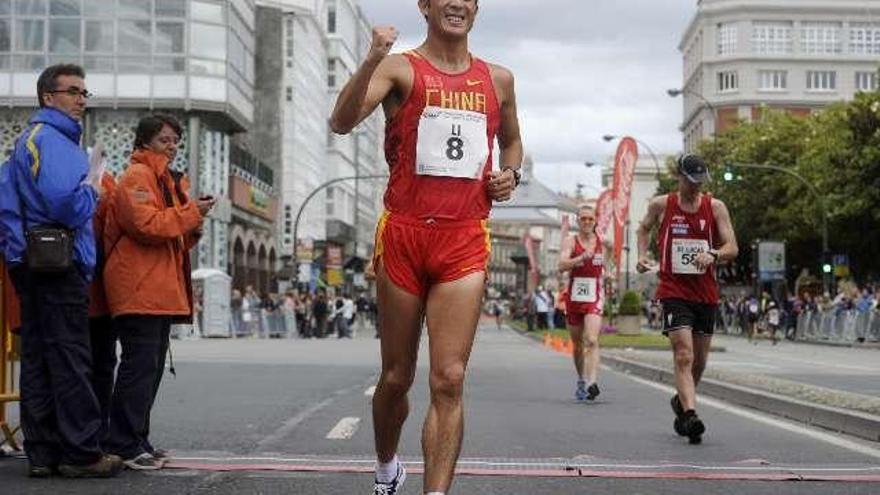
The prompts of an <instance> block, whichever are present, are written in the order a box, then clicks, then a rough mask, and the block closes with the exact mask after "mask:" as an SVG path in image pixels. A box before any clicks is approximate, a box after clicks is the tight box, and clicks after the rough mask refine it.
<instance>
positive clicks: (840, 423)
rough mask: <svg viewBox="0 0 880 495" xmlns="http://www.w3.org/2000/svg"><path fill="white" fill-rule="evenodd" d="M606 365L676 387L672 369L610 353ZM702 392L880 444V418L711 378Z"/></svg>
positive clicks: (705, 382) (604, 361) (702, 385)
mask: <svg viewBox="0 0 880 495" xmlns="http://www.w3.org/2000/svg"><path fill="white" fill-rule="evenodd" d="M602 362H603V363H604V364H607V365H609V366H610V367H612V368H614V369H616V370H618V371H622V372H625V373H630V374H633V375H637V376H639V377H641V378H645V379H648V380H652V381H655V382H660V383H665V384H669V385H674V383H675V381H674V376H673V374H672V371H670V370H666V369H663V368H658V367H656V366H652V365H649V364H645V363H641V362H638V361H634V360H630V359H626V358H622V357H618V356H609V355H607V354H606V355H604V356H602ZM699 393H700V394H705V395H708V396H710V397H715V398H717V399H722V400H724V401H726V402H730V403H733V404H736V405H738V406H743V407H748V408H750V409H757V410H759V411H762V412H765V413H769V414H773V415H776V416H781V417H783V418H787V419H790V420H793V421H798V422H801V423H806V424H809V425H812V426H818V427H821V428H824V429H827V430H831V431H834V432H838V433H844V434H847V435H852V436H854V437H858V438H862V439H865V440H870V441H872V442H880V416H874V415H871V414H865V413H860V412H857V411H848V410H844V409H837V408H834V407H829V406H824V405H820V404H812V403H809V402H805V401H802V400H799V399H794V398H791V397H785V396H782V395H777V394H772V393H769V392H765V391H760V390H753V389H749V388H746V387H743V386H740V385H734V384H732V383H727V382H722V381H719V380H714V379H711V378H704V379H703V380H701V381H700V389H699Z"/></svg>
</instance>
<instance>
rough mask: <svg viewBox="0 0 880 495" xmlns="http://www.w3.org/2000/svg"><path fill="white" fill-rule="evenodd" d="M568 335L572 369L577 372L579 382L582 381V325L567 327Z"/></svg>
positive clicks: (583, 346)
mask: <svg viewBox="0 0 880 495" xmlns="http://www.w3.org/2000/svg"><path fill="white" fill-rule="evenodd" d="M568 334H569V335H570V336H571V343H572V348H573V351H572V354H571V357H572V359H574V369H575V371H576V372H577V376H578V379H579V380H583V379H584V348H585V347H586V346H585V345H584V323H583V322H581V324H580V325H568Z"/></svg>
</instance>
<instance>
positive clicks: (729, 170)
mask: <svg viewBox="0 0 880 495" xmlns="http://www.w3.org/2000/svg"><path fill="white" fill-rule="evenodd" d="M735 177H736V176H735V175H734V174H733V167H732V166H731V165H730V162H727V164H726V165H724V181H725V182H731V181H732V180H733V179H734V178H735Z"/></svg>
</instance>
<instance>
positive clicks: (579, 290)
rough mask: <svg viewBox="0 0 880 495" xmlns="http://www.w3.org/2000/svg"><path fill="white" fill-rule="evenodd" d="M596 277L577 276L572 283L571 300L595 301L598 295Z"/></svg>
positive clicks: (580, 301) (581, 301)
mask: <svg viewBox="0 0 880 495" xmlns="http://www.w3.org/2000/svg"><path fill="white" fill-rule="evenodd" d="M598 286H599V285H598V284H597V283H596V279H595V278H592V277H575V279H574V281H573V282H572V284H571V300H572V302H579V303H594V302H596V299H597V297H598V294H597V290H596V289H597V287H598Z"/></svg>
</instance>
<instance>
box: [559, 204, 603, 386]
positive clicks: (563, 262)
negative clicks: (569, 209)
mask: <svg viewBox="0 0 880 495" xmlns="http://www.w3.org/2000/svg"><path fill="white" fill-rule="evenodd" d="M603 251H604V250H603V241H602V239H600V238H599V236H598V235H596V211H595V210H594V209H593V207H591V206H588V205H582V206H581V207H580V208H578V232H577V233H575V234H574V235H571V236H569V237H567V238H565V239H563V241H562V246H561V248H560V250H559V252H560V253H561V254H560V258H559V265H558V266H559V271H560V272H570V273H569V277H568V278H569V282H568V289H567V290H566V295H565V313H566V318H567V320H568V331H569V334H570V335H571V341H572V343H573V344H574V353H573V356H572V357H573V358H574V368H575V371H576V372H577V378H578V379H577V386H576V388H575V394H574V395H575V399H577V400H579V401H583V400H594V399H595V398H596V396H598V395H599V385H598V383H597V381H596V380H597V378H598V375H599V331H600V330H601V327H602V306H603V304H604V302H605V294H604V289H603V284H602V281H603V277H604V274H605V255H604V253H603ZM585 357H586V362H587V380H584V360H585V359H584V358H585Z"/></svg>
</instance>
